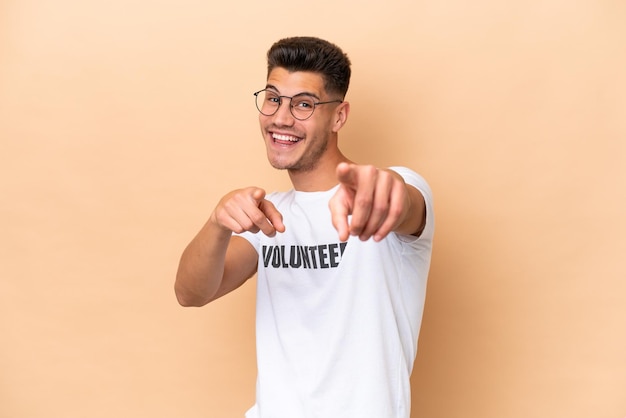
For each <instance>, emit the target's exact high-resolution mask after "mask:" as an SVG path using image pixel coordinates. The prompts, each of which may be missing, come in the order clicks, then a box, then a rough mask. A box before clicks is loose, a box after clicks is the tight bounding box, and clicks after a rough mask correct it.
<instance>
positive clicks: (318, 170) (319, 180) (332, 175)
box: [288, 151, 351, 192]
mask: <svg viewBox="0 0 626 418" xmlns="http://www.w3.org/2000/svg"><path fill="white" fill-rule="evenodd" d="M341 162H347V163H351V161H350V160H348V158H346V157H345V156H344V155H343V154H342V153H341V152H339V151H337V153H336V155H334V156H333V157H329V158H325V159H324V160H323V161H322V160H320V161H318V163H317V165H316V166H315V167H313V168H312V169H310V170H306V171H301V170H288V172H289V178H290V179H291V183H292V184H293V187H294V189H295V190H298V191H301V192H322V191H326V190H330V189H332V188H333V187H335V186H336V185H337V183H338V181H337V172H336V170H337V165H339V163H341Z"/></svg>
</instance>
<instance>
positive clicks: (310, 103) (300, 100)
mask: <svg viewBox="0 0 626 418" xmlns="http://www.w3.org/2000/svg"><path fill="white" fill-rule="evenodd" d="M254 96H255V101H256V108H257V109H259V112H261V114H262V115H265V116H272V115H274V114H276V112H278V108H279V107H280V106H281V105H282V104H283V99H289V101H290V102H289V111H290V112H291V114H292V115H293V117H294V118H296V119H298V120H307V119H308V118H310V117H311V116H312V115H313V112H314V111H315V107H316V106H318V105H323V104H327V103H342V102H343V100H330V101H327V102H316V101H315V97H314V96H312V95H310V94H308V93H300V94H296V95H295V96H293V97H289V96H281V95H279V94H278V93H276V92H275V91H272V90H268V89H263V90H260V91H257V92H256V93H254Z"/></svg>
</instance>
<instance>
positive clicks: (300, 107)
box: [291, 94, 315, 120]
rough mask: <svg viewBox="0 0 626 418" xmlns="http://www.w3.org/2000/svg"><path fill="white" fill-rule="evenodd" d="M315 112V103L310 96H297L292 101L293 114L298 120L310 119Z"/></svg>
mask: <svg viewBox="0 0 626 418" xmlns="http://www.w3.org/2000/svg"><path fill="white" fill-rule="evenodd" d="M314 110H315V101H314V100H313V97H311V96H309V95H306V94H302V95H296V96H294V97H293V99H291V113H292V114H293V116H294V117H295V118H296V119H301V120H304V119H308V118H309V117H310V116H311V115H312V114H313V111H314Z"/></svg>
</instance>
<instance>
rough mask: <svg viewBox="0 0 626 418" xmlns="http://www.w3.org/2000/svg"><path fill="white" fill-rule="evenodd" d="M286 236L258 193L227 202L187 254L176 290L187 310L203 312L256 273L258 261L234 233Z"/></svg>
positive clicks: (238, 195)
mask: <svg viewBox="0 0 626 418" xmlns="http://www.w3.org/2000/svg"><path fill="white" fill-rule="evenodd" d="M244 231H251V232H259V231H261V232H263V233H264V234H266V235H268V236H272V235H274V234H275V233H276V231H284V225H283V223H282V216H281V214H280V213H279V212H278V211H277V210H276V208H275V207H274V205H272V203H271V202H269V201H267V200H265V192H264V191H263V190H262V189H258V188H254V187H251V188H247V189H241V190H235V191H234V192H231V193H229V194H227V195H226V196H224V197H223V198H222V199H221V200H220V202H219V203H218V205H217V206H216V208H215V210H214V211H213V213H211V216H210V217H209V220H208V221H207V222H206V224H205V225H204V226H203V227H202V229H201V230H200V232H198V234H197V235H196V236H195V237H194V239H193V240H192V241H191V242H190V243H189V245H188V246H187V247H186V248H185V250H184V251H183V254H182V256H181V259H180V263H179V265H178V272H177V274H176V283H175V285H174V290H175V293H176V298H177V299H178V302H179V303H180V304H181V305H183V306H203V305H206V304H207V303H209V302H211V301H213V300H215V299H217V298H219V297H221V296H223V295H225V294H227V293H228V292H231V291H233V290H235V289H236V288H238V287H239V286H241V285H242V284H243V283H244V282H245V281H246V280H247V279H249V278H250V277H252V275H253V274H254V273H255V272H256V267H257V260H258V255H257V252H256V250H255V249H254V248H253V247H252V245H251V244H250V243H249V242H248V241H246V240H245V239H243V238H241V237H237V236H233V235H232V233H233V232H236V233H241V232H244Z"/></svg>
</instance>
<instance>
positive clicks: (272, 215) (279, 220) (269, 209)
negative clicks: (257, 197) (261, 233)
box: [259, 199, 285, 232]
mask: <svg viewBox="0 0 626 418" xmlns="http://www.w3.org/2000/svg"><path fill="white" fill-rule="evenodd" d="M259 209H260V210H261V212H263V214H264V215H265V217H266V218H267V219H268V220H269V221H270V223H271V224H272V226H273V227H274V229H275V230H276V231H278V232H285V224H284V223H283V215H282V213H280V212H279V211H278V209H276V206H274V204H273V203H272V202H270V201H269V200H266V199H263V200H261V202H260V203H259Z"/></svg>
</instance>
